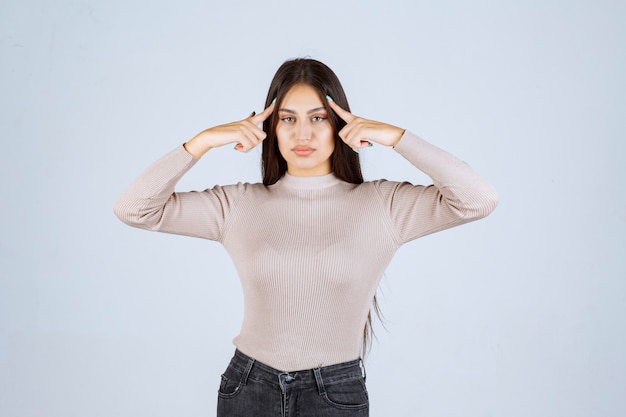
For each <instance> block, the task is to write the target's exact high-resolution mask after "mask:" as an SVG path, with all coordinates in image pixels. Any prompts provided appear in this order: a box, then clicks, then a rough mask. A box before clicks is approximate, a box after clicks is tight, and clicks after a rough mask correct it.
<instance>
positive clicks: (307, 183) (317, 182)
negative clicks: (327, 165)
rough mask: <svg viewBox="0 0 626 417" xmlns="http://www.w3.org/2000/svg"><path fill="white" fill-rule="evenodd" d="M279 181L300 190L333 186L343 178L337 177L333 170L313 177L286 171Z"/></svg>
mask: <svg viewBox="0 0 626 417" xmlns="http://www.w3.org/2000/svg"><path fill="white" fill-rule="evenodd" d="M279 182H280V183H281V184H282V185H283V186H285V187H287V188H295V189H300V190H319V189H322V188H327V187H332V186H333V185H337V184H339V183H341V180H340V179H339V178H337V177H335V174H333V173H332V172H331V173H330V174H326V175H319V176H313V177H296V176H294V175H289V173H287V172H286V173H285V175H283V177H282V178H281V179H280V180H279Z"/></svg>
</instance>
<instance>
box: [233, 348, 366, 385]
mask: <svg viewBox="0 0 626 417" xmlns="http://www.w3.org/2000/svg"><path fill="white" fill-rule="evenodd" d="M229 366H231V367H233V368H235V369H237V370H238V371H239V372H241V373H243V374H244V379H245V380H247V379H254V380H262V381H266V382H268V383H271V384H275V385H279V386H280V387H281V388H284V385H289V386H290V387H292V388H296V386H297V387H299V388H304V387H306V386H319V384H320V382H321V381H322V380H323V381H324V384H327V385H331V384H333V383H339V382H342V381H345V380H349V379H354V378H361V377H362V378H364V379H365V368H364V367H363V366H362V361H361V359H355V360H352V361H349V362H342V363H338V364H334V365H329V366H322V367H319V368H314V369H305V370H300V371H293V372H284V371H280V370H278V369H274V368H272V367H271V366H269V365H266V364H264V363H262V362H259V361H257V360H255V359H254V358H251V357H250V356H248V355H246V354H245V353H243V352H241V351H240V350H239V349H237V350H235V355H234V356H233V358H232V360H231V361H230V365H229ZM244 383H245V381H244Z"/></svg>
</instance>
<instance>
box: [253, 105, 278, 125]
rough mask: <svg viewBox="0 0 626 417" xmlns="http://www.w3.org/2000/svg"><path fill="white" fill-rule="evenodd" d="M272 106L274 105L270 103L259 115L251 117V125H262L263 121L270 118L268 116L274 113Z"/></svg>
mask: <svg viewBox="0 0 626 417" xmlns="http://www.w3.org/2000/svg"><path fill="white" fill-rule="evenodd" d="M274 105H275V103H274V102H272V103H271V104H270V105H269V106H267V107H266V108H265V110H263V111H262V112H261V113H259V114H257V115H256V116H253V117H252V123H254V124H255V125H258V124H260V123H263V122H264V121H265V119H267V118H268V117H270V114H272V112H273V111H274Z"/></svg>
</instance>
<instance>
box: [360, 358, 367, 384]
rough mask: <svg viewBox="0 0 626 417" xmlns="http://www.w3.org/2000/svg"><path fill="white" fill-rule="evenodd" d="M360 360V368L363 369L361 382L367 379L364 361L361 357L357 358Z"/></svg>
mask: <svg viewBox="0 0 626 417" xmlns="http://www.w3.org/2000/svg"><path fill="white" fill-rule="evenodd" d="M359 360H360V362H359V365H361V370H362V371H363V382H366V381H367V372H365V363H364V362H363V359H362V358H359Z"/></svg>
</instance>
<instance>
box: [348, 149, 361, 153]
mask: <svg viewBox="0 0 626 417" xmlns="http://www.w3.org/2000/svg"><path fill="white" fill-rule="evenodd" d="M350 149H352V150H353V151H354V152H356V153H361V152H360V151H359V150H358V149H357V148H350Z"/></svg>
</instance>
